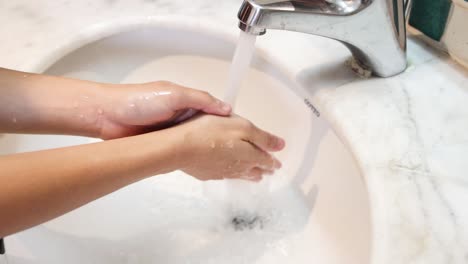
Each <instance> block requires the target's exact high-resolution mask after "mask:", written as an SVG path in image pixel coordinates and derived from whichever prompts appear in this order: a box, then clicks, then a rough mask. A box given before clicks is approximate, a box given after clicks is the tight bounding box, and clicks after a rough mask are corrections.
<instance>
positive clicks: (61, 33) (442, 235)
mask: <svg viewBox="0 0 468 264" xmlns="http://www.w3.org/2000/svg"><path fill="white" fill-rule="evenodd" d="M240 3H241V1H237V0H225V1H207V0H193V1H190V3H189V4H188V2H187V1H182V0H140V1H133V0H96V1H52V0H44V1H28V0H16V1H5V0H3V1H0V25H1V26H0V36H1V37H0V39H1V41H0V58H1V59H0V67H6V68H11V69H16V70H24V71H31V70H34V69H38V67H39V66H38V60H43V59H44V58H45V57H46V56H49V57H51V56H52V57H53V54H54V51H55V50H60V49H61V50H64V47H65V46H66V45H68V47H69V48H70V45H69V43H71V42H73V40H77V41H79V39H80V36H85V35H87V34H89V33H88V32H89V31H90V30H92V29H95V28H96V27H100V26H102V25H107V26H108V25H110V24H114V25H115V26H116V27H118V26H119V24H124V23H125V21H128V20H131V19H139V20H140V21H144V19H148V20H154V19H160V18H164V17H171V18H172V19H175V18H176V19H180V20H187V21H199V23H214V24H216V26H217V27H219V28H223V29H224V30H226V32H227V34H232V36H235V35H236V34H237V26H236V13H237V9H238V7H239V5H240ZM191 26H192V27H193V26H194V25H191ZM67 43H68V44H67ZM258 48H259V49H260V50H265V51H268V52H269V53H268V54H269V55H268V56H269V57H270V59H271V60H274V61H276V62H281V64H282V66H283V68H285V69H287V71H288V72H289V74H290V75H291V76H294V78H295V80H296V81H297V82H298V83H299V84H301V85H302V86H303V87H305V90H306V91H307V95H306V96H307V97H308V99H310V101H311V102H313V103H314V105H315V106H316V108H317V109H319V111H320V112H321V116H322V118H325V119H327V120H328V121H329V122H330V123H331V125H332V127H333V128H334V130H335V131H336V133H337V134H338V135H339V136H340V137H341V138H342V139H343V141H345V142H346V144H347V145H348V146H349V147H350V150H351V152H352V153H353V154H354V155H355V157H356V160H357V161H358V163H359V165H360V168H361V169H362V171H363V174H364V178H365V179H366V184H367V187H368V190H369V197H370V203H371V210H372V215H373V219H372V221H373V232H374V235H373V238H374V241H373V243H374V245H373V263H392V264H394V263H468V209H467V204H468V71H466V70H464V69H463V68H461V67H460V66H458V65H457V64H456V63H455V62H453V61H452V60H451V59H450V58H449V57H448V56H447V55H445V54H442V53H438V52H437V51H435V50H433V49H431V48H429V47H427V46H425V45H424V44H423V43H421V42H419V41H418V40H416V39H414V38H411V39H410V41H409V43H408V60H409V64H410V66H409V67H408V69H407V70H406V72H404V73H402V74H400V75H398V76H396V77H393V78H387V79H382V78H371V79H360V78H358V77H356V76H354V75H353V74H352V73H351V72H350V71H349V70H348V69H347V68H346V66H344V61H345V60H346V59H347V58H348V57H349V52H348V51H347V50H346V49H345V48H344V47H343V46H342V45H341V44H339V43H337V42H335V41H332V40H327V39H323V38H319V37H314V36H306V35H304V34H298V33H291V32H269V33H268V34H267V35H266V36H264V37H262V38H259V40H258Z"/></svg>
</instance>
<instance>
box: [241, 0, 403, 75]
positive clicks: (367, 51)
mask: <svg viewBox="0 0 468 264" xmlns="http://www.w3.org/2000/svg"><path fill="white" fill-rule="evenodd" d="M405 8H408V5H405V4H404V1H403V0H291V1H286V0H245V1H244V2H243V4H242V6H241V8H240V10H239V14H238V17H239V28H240V29H241V30H243V31H245V32H248V33H251V34H256V35H262V34H264V33H265V32H266V30H267V29H279V30H289V31H297V32H303V33H309V34H314V35H319V36H323V37H327V38H331V39H335V40H337V41H340V42H342V43H343V44H344V45H345V46H346V47H348V49H349V50H350V51H351V53H352V54H353V56H354V58H355V60H356V62H357V63H358V64H359V65H360V66H361V67H362V68H364V69H368V70H371V71H372V72H373V73H374V74H375V75H377V76H381V77H389V76H393V75H396V74H398V73H401V72H402V71H404V70H405V68H406V28H405ZM305 52H306V51H305Z"/></svg>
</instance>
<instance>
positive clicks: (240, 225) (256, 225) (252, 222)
mask: <svg viewBox="0 0 468 264" xmlns="http://www.w3.org/2000/svg"><path fill="white" fill-rule="evenodd" d="M231 224H232V226H233V227H234V230H236V231H244V230H252V229H262V228H263V227H264V224H265V220H264V218H263V217H261V216H259V215H254V214H240V215H237V216H235V217H233V218H232V220H231Z"/></svg>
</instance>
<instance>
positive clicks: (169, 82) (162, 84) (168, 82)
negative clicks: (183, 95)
mask: <svg viewBox="0 0 468 264" xmlns="http://www.w3.org/2000/svg"><path fill="white" fill-rule="evenodd" d="M156 84H158V85H161V86H175V83H173V82H171V81H166V80H161V81H157V82H156Z"/></svg>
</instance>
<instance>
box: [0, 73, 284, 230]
mask: <svg viewBox="0 0 468 264" xmlns="http://www.w3.org/2000/svg"><path fill="white" fill-rule="evenodd" d="M188 108H190V109H197V110H200V111H203V112H206V113H210V114H216V115H229V114H230V111H231V109H230V107H229V106H227V105H225V104H223V103H222V102H220V101H219V100H217V99H215V98H214V97H212V96H211V95H209V94H207V93H205V92H201V91H197V90H194V89H190V88H186V87H181V86H178V85H175V84H172V83H168V82H155V83H147V84H135V85H110V84H98V83H93V82H87V81H80V80H73V79H66V78H60V77H51V76H43V75H35V74H28V73H21V72H16V71H10V70H6V69H1V68H0V132H9V133H47V134H49V133H53V134H72V135H85V136H94V137H101V138H104V139H113V140H109V141H105V142H101V143H95V144H89V145H82V146H74V147H68V148H61V149H54V150H45V151H40V152H31V153H22V154H15V155H10V156H0V168H1V169H0V212H1V214H2V217H0V237H3V236H7V235H10V234H13V233H15V232H18V231H21V230H23V229H26V228H29V227H32V226H34V225H37V224H40V223H43V222H45V221H48V220H50V219H52V218H54V217H57V216H60V215H62V214H64V213H66V212H69V211H71V210H73V209H75V208H78V207H80V206H82V205H84V204H86V203H88V202H90V201H93V200H95V199H97V198H99V197H102V196H104V195H106V194H108V193H111V192H113V191H115V190H118V189H120V188H122V187H124V186H126V185H128V184H131V183H133V182H136V181H139V180H141V179H143V178H145V177H149V176H151V175H157V174H162V173H167V172H170V171H173V170H176V169H180V170H183V171H185V172H186V173H188V174H190V175H192V176H194V177H196V178H198V179H200V180H212V179H222V178H246V179H248V180H254V181H258V180H260V179H261V178H262V176H263V175H264V174H266V173H271V172H272V171H274V170H275V169H276V168H278V167H279V166H280V165H279V162H278V161H277V160H276V159H274V158H273V157H272V156H271V155H270V154H269V153H268V152H270V151H278V150H281V149H282V148H283V147H284V142H283V141H282V140H281V139H279V138H277V137H275V136H273V135H270V134H268V133H266V132H264V131H262V130H260V129H258V128H256V127H255V126H253V125H252V124H251V123H250V122H248V121H246V120H245V119H242V118H240V117H236V116H231V117H219V116H213V115H205V116H203V115H202V116H198V117H196V118H193V119H191V120H189V121H187V122H185V123H183V124H180V125H178V126H176V127H172V128H169V129H164V130H159V131H156V132H152V133H147V134H141V133H144V132H148V131H152V130H154V127H159V125H161V124H164V123H165V122H168V120H169V121H170V120H171V119H173V118H174V116H177V115H179V114H180V112H181V111H184V110H186V109H188ZM227 142H228V143H229V147H223V146H224V145H225V144H227ZM212 146H216V147H214V148H213V147H212ZM194 154H195V155H194Z"/></svg>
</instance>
